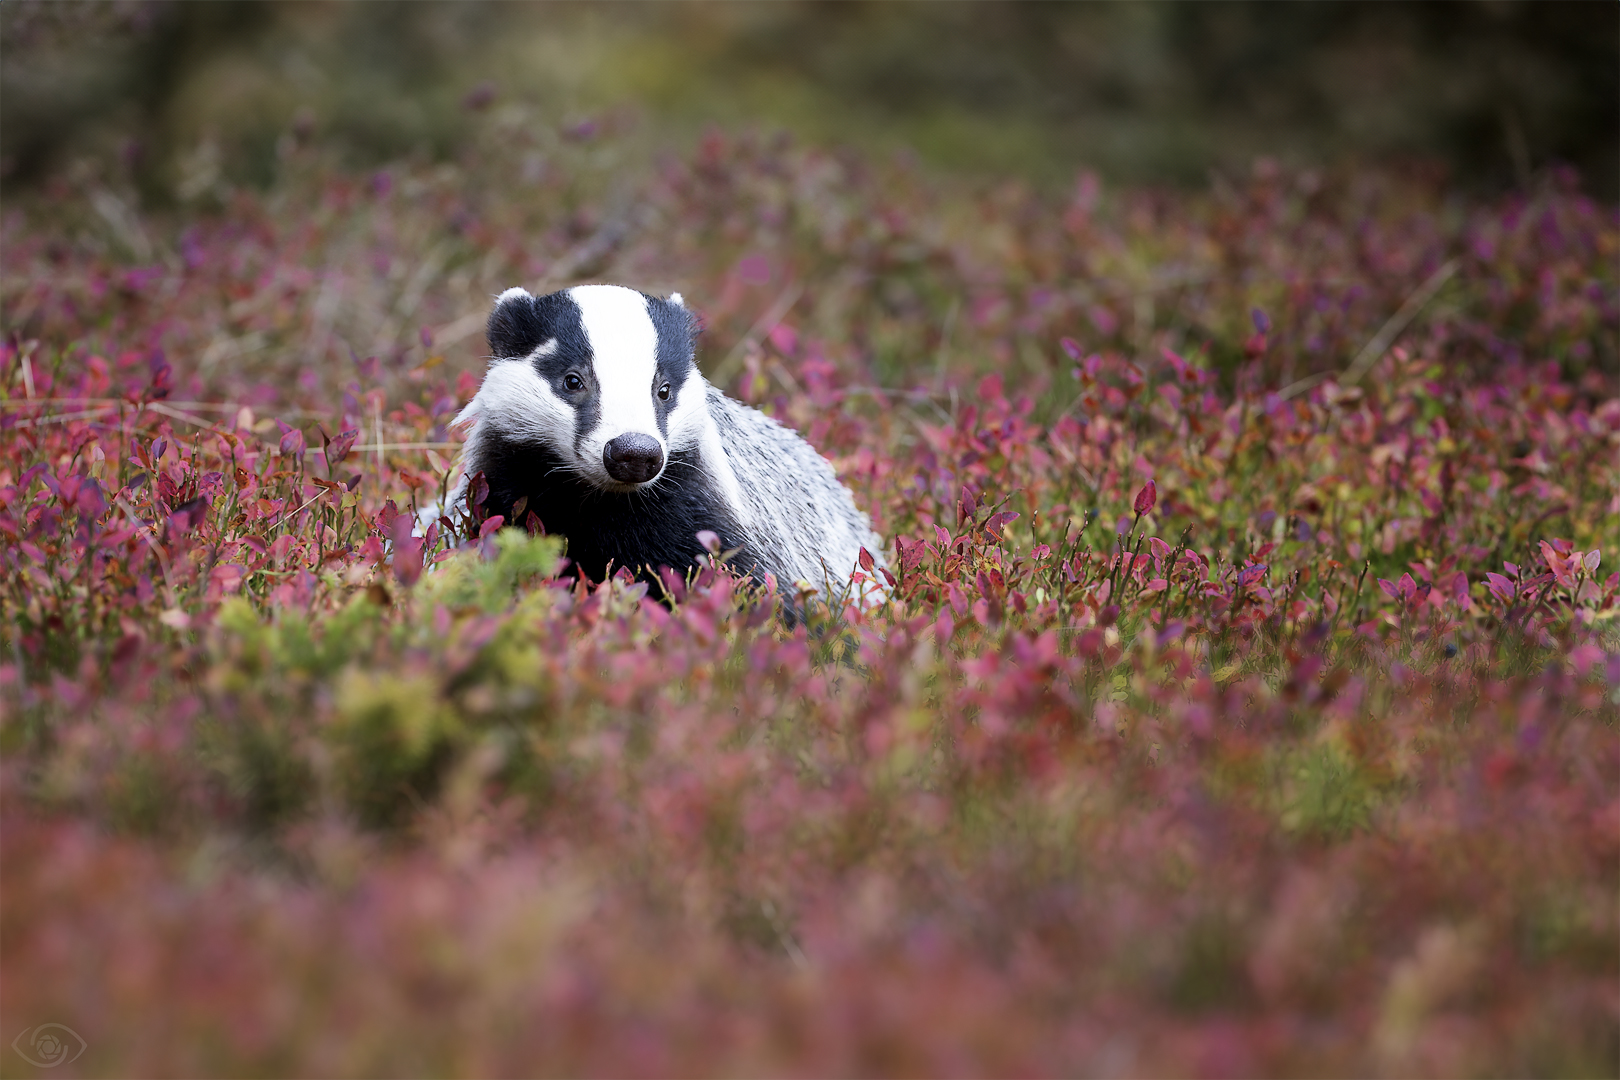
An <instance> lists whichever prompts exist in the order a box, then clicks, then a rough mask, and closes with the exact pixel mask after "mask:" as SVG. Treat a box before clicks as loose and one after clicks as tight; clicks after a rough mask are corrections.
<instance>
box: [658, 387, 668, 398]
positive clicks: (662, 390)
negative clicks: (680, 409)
mask: <svg viewBox="0 0 1620 1080" xmlns="http://www.w3.org/2000/svg"><path fill="white" fill-rule="evenodd" d="M658 400H659V401H668V400H669V383H665V384H664V385H663V386H660V387H659V388H658Z"/></svg>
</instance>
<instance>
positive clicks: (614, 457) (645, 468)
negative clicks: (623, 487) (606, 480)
mask: <svg viewBox="0 0 1620 1080" xmlns="http://www.w3.org/2000/svg"><path fill="white" fill-rule="evenodd" d="M602 467H603V468H605V469H607V472H608V475H609V476H611V477H613V479H615V480H617V481H618V482H619V483H621V484H644V483H646V482H647V481H648V480H651V479H652V478H653V477H655V476H657V475H658V470H660V469H662V468H663V467H664V450H663V448H662V447H660V446H659V445H658V440H657V439H655V438H653V437H652V436H651V435H642V434H640V433H639V432H632V433H630V434H628V435H620V436H619V437H618V438H616V439H610V440H608V443H607V445H606V446H604V447H602Z"/></svg>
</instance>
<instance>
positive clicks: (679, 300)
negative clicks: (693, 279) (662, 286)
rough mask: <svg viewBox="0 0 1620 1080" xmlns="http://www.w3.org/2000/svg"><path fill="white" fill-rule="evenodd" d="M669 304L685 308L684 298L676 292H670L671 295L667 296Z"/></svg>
mask: <svg viewBox="0 0 1620 1080" xmlns="http://www.w3.org/2000/svg"><path fill="white" fill-rule="evenodd" d="M669 302H670V303H672V304H674V305H675V306H676V307H678V308H683V307H685V306H686V300H685V298H684V297H682V296H681V294H680V293H678V292H672V293H670V294H669Z"/></svg>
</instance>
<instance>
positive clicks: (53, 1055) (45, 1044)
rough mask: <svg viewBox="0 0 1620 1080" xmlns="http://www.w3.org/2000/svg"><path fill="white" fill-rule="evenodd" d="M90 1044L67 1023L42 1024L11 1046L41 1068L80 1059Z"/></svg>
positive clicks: (26, 1032)
mask: <svg viewBox="0 0 1620 1080" xmlns="http://www.w3.org/2000/svg"><path fill="white" fill-rule="evenodd" d="M88 1046H89V1044H88V1043H86V1042H85V1041H84V1040H83V1039H81V1038H80V1037H79V1033H78V1032H77V1031H74V1030H73V1029H72V1028H70V1027H68V1026H67V1025H66V1024H41V1025H39V1027H36V1028H29V1029H28V1030H27V1031H25V1032H23V1033H22V1034H20V1035H18V1036H17V1037H16V1038H15V1039H13V1040H12V1041H11V1048H12V1049H13V1050H15V1051H17V1053H18V1054H19V1055H21V1056H22V1059H23V1060H24V1061H26V1062H28V1064H30V1065H34V1066H37V1067H38V1068H41V1069H50V1068H54V1067H55V1066H57V1065H66V1064H67V1063H68V1062H70V1061H76V1060H78V1057H79V1055H80V1054H82V1053H84V1052H85V1050H86V1049H87V1048H88Z"/></svg>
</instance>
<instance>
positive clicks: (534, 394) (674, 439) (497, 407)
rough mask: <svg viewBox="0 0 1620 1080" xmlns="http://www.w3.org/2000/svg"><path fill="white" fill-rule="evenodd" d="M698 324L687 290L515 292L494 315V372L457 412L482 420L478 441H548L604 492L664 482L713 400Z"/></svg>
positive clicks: (566, 464)
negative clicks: (701, 372) (700, 364)
mask: <svg viewBox="0 0 1620 1080" xmlns="http://www.w3.org/2000/svg"><path fill="white" fill-rule="evenodd" d="M695 330H696V326H695V323H694V321H693V319H692V316H691V314H690V313H689V312H688V311H687V310H686V308H685V306H684V305H683V304H682V302H681V298H680V294H679V293H677V294H675V295H674V296H672V297H671V298H670V299H669V300H661V299H659V298H657V297H653V296H647V295H645V294H643V293H639V292H637V291H635V290H634V289H626V288H623V287H621V286H618V285H580V286H577V287H575V288H572V289H567V290H564V291H563V292H557V293H552V294H550V295H549V296H531V295H529V294H528V293H527V292H525V291H524V290H523V289H508V290H506V292H504V293H502V294H501V295H500V297H499V299H497V300H496V302H495V310H494V311H493V312H491V313H490V316H489V331H488V333H489V346H490V352H491V363H490V369H489V373H488V374H487V375H485V377H484V384H483V386H482V387H481V388H480V389H479V392H478V395H477V397H475V398H474V399H473V401H472V402H471V403H470V404H469V405H468V406H467V408H466V410H465V411H464V412H463V413H462V415H461V417H459V418H458V422H467V421H476V422H477V424H478V427H477V428H476V429H475V430H474V432H473V437H472V438H471V439H469V443H468V448H469V450H471V449H472V447H473V445H474V443H476V442H483V441H485V439H488V438H493V437H499V438H500V439H501V440H502V441H503V442H508V443H520V444H528V445H531V446H539V447H543V448H544V449H546V450H548V451H550V454H549V456H550V457H552V458H554V459H556V460H558V461H560V462H561V467H562V468H563V469H564V470H566V471H567V472H570V473H572V474H573V475H575V476H576V477H578V478H580V479H582V480H584V481H585V482H586V483H588V484H590V485H591V486H593V487H595V488H597V489H599V490H602V491H617V492H629V491H636V490H638V489H641V488H643V487H645V486H648V485H653V484H656V483H657V482H658V480H659V478H660V477H661V476H662V475H663V474H664V471H665V468H666V466H667V464H668V462H669V456H670V451H671V448H672V445H674V446H677V447H678V446H679V445H680V444H681V443H682V442H683V441H685V437H686V435H687V433H688V432H689V431H690V430H691V429H692V428H693V426H694V425H695V424H696V423H697V422H698V421H697V417H696V411H697V410H701V409H702V408H704V394H703V388H702V381H703V380H702V379H701V378H700V377H698V375H697V369H696V366H695V365H694V364H693V360H692V357H693V335H694V333H695ZM480 436H484V437H485V438H482V439H481V438H480Z"/></svg>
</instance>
